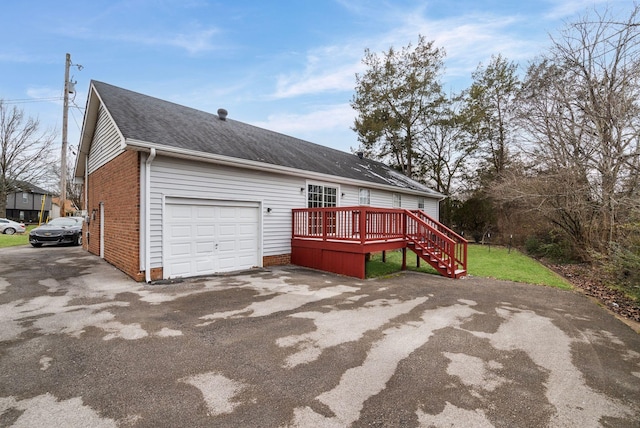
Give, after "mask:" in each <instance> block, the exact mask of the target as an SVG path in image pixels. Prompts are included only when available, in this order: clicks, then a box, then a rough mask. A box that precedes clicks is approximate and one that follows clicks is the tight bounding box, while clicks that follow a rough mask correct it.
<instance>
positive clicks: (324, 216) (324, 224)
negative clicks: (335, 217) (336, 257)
mask: <svg viewBox="0 0 640 428" xmlns="http://www.w3.org/2000/svg"><path fill="white" fill-rule="evenodd" d="M322 240H323V241H326V240H327V211H326V210H322Z"/></svg>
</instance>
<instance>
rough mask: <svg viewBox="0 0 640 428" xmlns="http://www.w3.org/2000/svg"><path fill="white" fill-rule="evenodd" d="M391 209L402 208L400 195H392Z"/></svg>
mask: <svg viewBox="0 0 640 428" xmlns="http://www.w3.org/2000/svg"><path fill="white" fill-rule="evenodd" d="M393 207H394V208H400V207H402V195H401V194H400V193H394V194H393Z"/></svg>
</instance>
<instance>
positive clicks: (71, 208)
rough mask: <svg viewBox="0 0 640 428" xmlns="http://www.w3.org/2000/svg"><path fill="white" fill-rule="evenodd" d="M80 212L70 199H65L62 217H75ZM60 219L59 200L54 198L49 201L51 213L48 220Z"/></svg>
mask: <svg viewBox="0 0 640 428" xmlns="http://www.w3.org/2000/svg"><path fill="white" fill-rule="evenodd" d="M79 211H80V210H79V209H78V207H76V205H75V204H74V203H73V201H72V200H70V199H65V201H64V215H65V216H67V217H70V216H75V215H77V214H78V212H79ZM58 217H60V198H58V197H55V198H52V199H51V213H50V215H49V218H58Z"/></svg>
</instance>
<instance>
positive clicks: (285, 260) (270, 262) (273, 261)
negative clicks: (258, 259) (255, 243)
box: [262, 254, 291, 267]
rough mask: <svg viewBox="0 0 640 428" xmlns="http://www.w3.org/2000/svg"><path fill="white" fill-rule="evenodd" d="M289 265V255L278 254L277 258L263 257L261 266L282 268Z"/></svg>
mask: <svg viewBox="0 0 640 428" xmlns="http://www.w3.org/2000/svg"><path fill="white" fill-rule="evenodd" d="M288 264H291V254H278V255H277V256H264V257H263V258H262V266H264V267H267V266H282V265H288Z"/></svg>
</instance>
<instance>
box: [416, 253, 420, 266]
mask: <svg viewBox="0 0 640 428" xmlns="http://www.w3.org/2000/svg"><path fill="white" fill-rule="evenodd" d="M416 267H417V268H419V267H420V256H419V255H418V254H417V253H416Z"/></svg>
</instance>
